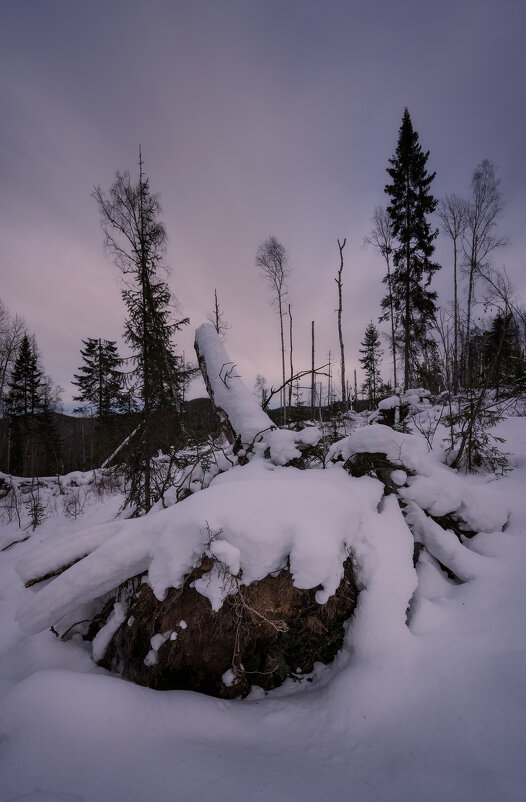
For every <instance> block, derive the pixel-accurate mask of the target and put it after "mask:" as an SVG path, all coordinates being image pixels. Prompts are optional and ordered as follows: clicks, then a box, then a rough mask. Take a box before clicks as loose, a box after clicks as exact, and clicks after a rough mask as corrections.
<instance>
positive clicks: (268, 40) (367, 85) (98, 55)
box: [0, 0, 526, 402]
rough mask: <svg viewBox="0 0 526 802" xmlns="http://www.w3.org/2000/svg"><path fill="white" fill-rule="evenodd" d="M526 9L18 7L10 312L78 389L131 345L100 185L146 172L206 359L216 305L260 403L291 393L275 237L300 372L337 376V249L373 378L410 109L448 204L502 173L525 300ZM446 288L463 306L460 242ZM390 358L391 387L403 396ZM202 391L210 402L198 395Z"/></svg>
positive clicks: (13, 29) (13, 15) (14, 8)
mask: <svg viewBox="0 0 526 802" xmlns="http://www.w3.org/2000/svg"><path fill="white" fill-rule="evenodd" d="M525 23H526V6H525V5H523V4H522V3H520V2H518V1H517V0H499V1H497V0H495V2H490V1H489V0H441V2H428V1H427V0H415V1H414V2H413V0H397V2H393V0H368V2H363V0H361V2H355V0H318V1H317V2H314V0H193V2H192V1H190V0H184V1H183V0H171V1H168V0H148V2H147V1H146V0H142V2H137V1H136V0H104V1H102V0H89V2H87V1H86V2H81V0H77V1H76V2H70V1H68V0H61V1H60V2H59V1H58V0H19V1H18V2H16V3H14V2H13V3H7V4H5V5H4V6H3V8H2V22H1V27H0V67H1V69H0V86H1V89H0V104H1V105H0V108H1V111H2V114H1V125H0V169H1V190H0V198H1V200H0V203H1V208H0V237H1V256H0V298H2V299H3V301H4V302H5V303H6V304H7V306H8V307H9V309H10V311H11V312H12V313H18V314H20V315H23V316H24V317H25V320H26V322H27V326H28V328H29V330H30V331H32V332H34V333H35V335H36V338H37V342H38V344H39V347H40V349H41V352H42V356H43V361H44V366H45V369H46V371H47V372H48V373H49V374H50V375H51V376H52V377H53V379H54V380H55V381H56V382H58V383H60V384H61V385H62V386H63V387H64V394H63V398H64V401H65V402H68V401H70V400H71V394H72V387H71V385H70V381H71V378H72V375H73V373H74V372H75V370H76V369H77V368H78V367H79V364H80V354H79V351H80V347H81V344H82V343H81V340H82V338H86V337H99V336H100V337H104V338H107V339H116V340H120V338H121V333H122V328H123V320H124V316H125V309H124V307H123V303H122V300H121V297H120V278H119V275H118V271H117V268H115V267H114V266H113V265H112V263H111V260H110V259H109V257H108V256H107V255H106V254H105V253H104V249H103V237H102V234H101V230H100V227H99V221H98V212H97V208H96V204H95V202H94V201H93V199H92V198H91V197H90V196H91V192H92V191H93V187H94V185H99V184H100V185H101V186H102V187H103V188H109V186H110V185H111V183H112V180H113V177H114V174H115V172H116V171H117V170H120V171H123V170H126V169H128V170H130V172H132V173H133V172H134V171H135V170H136V166H137V153H138V147H139V144H140V145H141V147H142V151H143V156H144V160H145V167H146V172H147V174H148V175H149V176H150V180H151V186H152V189H153V190H154V191H155V192H158V193H160V197H161V203H162V207H163V220H164V222H165V224H166V228H167V231H168V236H169V244H168V252H167V260H166V261H167V264H168V265H169V266H170V268H171V276H170V280H169V281H170V286H171V288H172V290H173V292H174V293H175V295H176V296H177V298H178V300H179V302H180V308H181V313H182V315H185V316H189V317H190V319H191V325H190V326H189V327H187V330H186V331H185V332H184V334H182V335H181V336H180V337H179V345H180V348H181V350H184V351H185V353H186V354H187V355H191V354H192V353H193V347H192V344H193V332H194V330H195V328H196V326H198V325H199V324H200V323H202V322H203V321H205V320H206V318H207V316H208V315H209V314H210V313H211V310H212V305H213V293H214V288H217V291H218V295H219V300H220V304H221V306H222V308H223V310H224V312H225V316H226V318H227V319H228V321H229V322H230V324H231V329H230V331H229V334H228V339H227V349H228V350H229V352H230V355H231V358H232V359H233V360H234V361H235V362H236V363H237V365H238V370H239V372H240V373H241V375H242V376H243V377H244V378H245V379H246V381H247V383H248V385H249V386H252V385H253V383H254V379H255V376H256V374H257V373H262V374H263V375H265V376H266V377H267V379H268V381H269V383H271V382H272V381H274V382H276V381H277V380H278V378H279V324H278V318H277V315H276V313H275V312H274V311H273V309H272V307H271V304H270V296H269V294H268V292H267V290H266V288H265V284H264V282H263V280H262V279H261V277H260V276H259V275H258V273H257V270H256V268H255V266H254V255H255V251H256V249H257V246H258V244H259V243H260V242H261V241H262V240H264V239H265V238H266V237H267V236H269V235H270V234H273V235H275V236H276V237H277V238H278V239H279V240H280V241H281V242H282V243H283V244H284V245H285V247H286V248H287V251H288V253H289V257H290V267H291V271H292V272H291V277H290V284H289V290H290V300H291V303H292V308H293V316H294V331H295V340H296V342H295V360H296V365H297V366H298V368H301V367H307V366H308V364H309V359H310V323H311V320H315V321H316V331H317V351H318V359H317V361H319V362H323V361H325V359H326V355H327V352H328V351H329V349H331V351H332V353H333V354H334V355H335V356H336V355H337V348H338V339H337V328H336V314H335V311H334V310H335V309H336V306H337V288H336V285H335V283H334V277H335V276H336V272H337V269H338V264H339V257H338V246H337V238H338V237H339V238H343V237H347V242H348V244H347V247H346V249H345V267H344V276H343V278H344V329H345V330H344V337H345V345H346V353H347V370H348V372H349V373H352V369H353V368H354V367H357V366H358V364H357V358H358V356H359V354H358V348H359V346H360V341H361V339H362V338H363V332H364V328H365V326H366V325H367V323H368V322H369V320H371V319H372V320H373V321H375V320H376V319H377V317H378V311H379V300H380V298H381V295H382V285H381V278H382V275H383V265H382V263H381V261H380V260H379V259H378V257H377V256H376V255H375V254H374V252H372V251H371V249H368V248H364V246H363V240H364V237H365V236H366V235H367V233H368V232H369V230H370V219H371V215H372V213H373V210H374V207H375V206H376V205H378V204H382V203H385V195H384V193H383V188H384V185H385V183H386V179H387V175H386V172H385V169H386V167H387V161H388V159H389V157H390V156H392V155H393V152H394V150H395V147H396V141H397V136H398V129H399V126H400V122H401V117H402V113H403V110H404V107H405V106H407V107H408V108H409V111H410V113H411V117H412V120H413V124H414V127H415V128H416V130H417V131H418V132H419V134H420V141H421V144H422V146H423V148H424V149H426V150H427V149H429V150H430V158H429V162H428V167H429V169H430V170H436V171H437V177H436V179H435V181H434V184H433V190H434V194H435V195H436V196H437V197H440V196H442V195H443V194H444V193H446V192H447V193H451V192H455V193H457V194H460V195H467V194H468V193H469V185H470V180H471V176H472V173H473V169H474V168H475V166H476V165H477V164H478V163H479V162H480V161H481V160H482V159H484V158H488V159H490V160H492V161H493V162H494V163H495V164H496V165H497V168H498V173H499V176H500V178H501V181H502V183H501V189H502V193H503V197H504V201H505V209H504V214H503V217H502V221H501V223H500V228H499V231H500V233H501V234H503V235H504V234H505V235H508V236H509V237H510V245H509V246H508V247H507V248H506V249H505V250H503V251H502V252H501V253H500V254H499V256H498V259H497V264H498V265H506V266H507V268H508V271H509V273H510V275H511V277H512V279H513V280H514V282H515V284H516V286H517V288H518V289H519V291H520V293H521V295H522V298H523V300H526V276H525V269H524V253H525V252H526V226H525V221H526V189H525V187H526V175H525V173H526V160H525V158H524V149H525V146H526V140H525V123H526V119H525V76H526V48H525V47H524V30H525ZM437 253H438V258H439V261H440V262H441V263H442V265H443V269H442V270H441V271H440V273H439V274H438V275H437V277H436V280H435V281H434V286H435V287H436V288H437V289H438V290H439V293H440V299H441V302H442V303H444V304H446V303H447V302H448V301H449V300H450V298H451V294H452V291H451V284H452V276H451V267H450V253H449V248H448V243H447V242H446V241H445V240H443V241H442V240H441V241H440V242H439V244H438V249H437ZM388 362H389V360H388V358H387V354H386V357H385V360H384V364H385V370H384V373H385V375H386V377H387V376H389V373H390V365H389V364H388ZM200 392H201V388H199V387H196V389H195V390H194V394H200Z"/></svg>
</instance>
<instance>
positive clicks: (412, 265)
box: [382, 109, 439, 389]
mask: <svg viewBox="0 0 526 802" xmlns="http://www.w3.org/2000/svg"><path fill="white" fill-rule="evenodd" d="M428 157H429V151H427V152H425V153H424V152H423V150H422V147H421V145H420V143H419V138H418V133H417V132H416V131H415V130H414V129H413V124H412V122H411V117H410V116H409V112H408V110H407V109H405V111H404V115H403V118H402V125H401V126H400V131H399V137H398V145H397V148H396V152H395V155H394V156H393V158H392V159H389V164H390V165H391V166H390V167H388V168H387V172H388V173H389V176H390V177H391V183H390V184H386V186H385V192H386V193H387V194H388V195H389V197H390V205H389V206H388V207H387V213H388V215H389V218H390V220H391V224H392V232H393V237H394V240H395V247H394V250H393V264H394V270H393V271H392V273H391V276H390V279H389V281H388V279H387V277H386V278H384V282H385V283H387V284H388V287H390V292H388V295H387V296H386V297H385V298H384V299H383V300H382V308H383V309H384V310H386V311H387V310H389V309H390V308H391V307H392V308H393V309H394V312H395V314H396V316H397V318H398V319H399V325H400V328H401V332H400V334H401V340H402V351H403V357H404V388H405V389H407V388H408V387H409V386H410V384H411V381H412V379H413V378H414V376H415V373H416V368H417V364H418V357H419V352H420V351H421V348H422V345H423V343H424V341H425V339H426V329H427V328H428V326H429V324H430V323H431V322H432V321H433V320H434V318H435V312H436V307H435V301H436V297H437V294H436V292H433V291H431V290H429V289H428V286H429V283H430V281H431V278H432V276H433V274H434V273H435V272H436V270H438V269H439V265H438V264H436V263H435V262H432V261H431V257H432V255H433V253H434V249H435V248H434V245H433V242H434V240H435V238H436V236H437V234H438V230H433V229H432V228H431V226H430V223H429V221H428V216H429V215H430V214H432V212H433V211H434V210H435V208H436V205H437V201H436V200H435V198H434V197H433V196H432V195H431V192H430V184H431V182H432V181H433V179H434V177H435V173H428V172H427V170H426V164H427V160H428Z"/></svg>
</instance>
